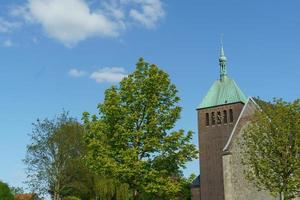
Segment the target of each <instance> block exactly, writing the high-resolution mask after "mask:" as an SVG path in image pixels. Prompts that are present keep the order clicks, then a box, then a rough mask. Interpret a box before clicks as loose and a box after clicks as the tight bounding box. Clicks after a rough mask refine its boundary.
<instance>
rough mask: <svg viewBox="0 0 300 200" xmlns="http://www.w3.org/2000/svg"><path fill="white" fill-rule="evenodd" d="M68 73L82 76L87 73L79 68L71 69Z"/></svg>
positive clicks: (73, 75)
mask: <svg viewBox="0 0 300 200" xmlns="http://www.w3.org/2000/svg"><path fill="white" fill-rule="evenodd" d="M69 75H70V76H72V77H82V76H85V75H87V72H86V71H83V70H79V69H71V70H70V71H69Z"/></svg>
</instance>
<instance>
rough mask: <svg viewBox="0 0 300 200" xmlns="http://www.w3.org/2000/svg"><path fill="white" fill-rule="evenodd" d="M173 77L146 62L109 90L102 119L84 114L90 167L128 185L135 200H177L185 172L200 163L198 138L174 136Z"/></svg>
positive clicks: (181, 133) (176, 116)
mask: <svg viewBox="0 0 300 200" xmlns="http://www.w3.org/2000/svg"><path fill="white" fill-rule="evenodd" d="M179 100H180V98H179V97H178V96H177V89H176V87H175V85H174V84H172V83H171V81H170V79H169V76H168V74H167V73H165V72H164V71H163V70H161V69H159V68H158V67H157V66H156V65H153V64H149V63H147V62H145V61H144V60H143V59H140V60H139V61H138V63H137V66H136V70H135V71H134V72H133V73H132V74H130V75H128V77H126V78H124V79H123V80H122V81H121V82H120V84H119V86H118V87H116V86H113V87H111V88H109V89H107V90H106V92H105V99H104V102H103V103H101V104H99V106H98V108H99V116H98V117H97V116H96V115H93V116H92V117H90V115H89V113H84V115H83V120H84V122H85V126H86V130H87V137H86V141H87V156H86V159H87V161H88V163H89V165H90V166H91V167H92V168H93V169H94V170H95V171H96V172H98V173H99V174H104V175H106V176H108V177H112V178H114V179H116V180H119V181H120V182H122V183H126V184H128V186H129V189H130V191H132V194H133V198H134V199H144V196H151V198H152V199H177V197H176V196H177V194H178V193H179V192H180V191H181V189H182V184H181V179H182V173H181V170H182V168H183V167H184V166H185V164H186V162H188V161H191V160H192V159H194V158H196V156H197V151H196V148H195V146H194V145H193V144H191V143H190V141H191V139H192V135H193V133H192V132H191V131H189V132H187V133H185V132H184V130H179V131H174V126H175V123H176V121H177V120H178V119H179V118H180V112H181V107H180V106H179V105H178V103H179Z"/></svg>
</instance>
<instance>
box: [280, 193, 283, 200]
mask: <svg viewBox="0 0 300 200" xmlns="http://www.w3.org/2000/svg"><path fill="white" fill-rule="evenodd" d="M280 200H284V193H283V192H280Z"/></svg>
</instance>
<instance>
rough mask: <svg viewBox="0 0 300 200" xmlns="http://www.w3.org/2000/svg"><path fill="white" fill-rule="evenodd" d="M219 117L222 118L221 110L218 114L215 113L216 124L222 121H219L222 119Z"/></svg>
mask: <svg viewBox="0 0 300 200" xmlns="http://www.w3.org/2000/svg"><path fill="white" fill-rule="evenodd" d="M221 118H222V116H221V112H218V114H217V123H218V124H221V122H222V121H221V120H222V119H221Z"/></svg>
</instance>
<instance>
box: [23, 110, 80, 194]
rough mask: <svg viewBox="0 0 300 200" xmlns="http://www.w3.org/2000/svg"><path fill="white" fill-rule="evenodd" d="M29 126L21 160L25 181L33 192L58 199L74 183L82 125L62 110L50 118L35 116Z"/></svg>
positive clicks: (78, 159)
mask: <svg viewBox="0 0 300 200" xmlns="http://www.w3.org/2000/svg"><path fill="white" fill-rule="evenodd" d="M33 126H34V128H33V131H32V134H31V144H29V145H28V146H27V154H26V158H25V160H24V162H25V164H26V165H27V176H28V178H29V180H28V184H29V186H30V187H31V189H32V190H33V191H35V192H38V193H41V194H45V193H50V194H51V195H53V197H54V200H57V199H60V198H61V196H62V195H63V194H64V193H68V191H69V190H70V189H71V188H73V187H75V186H76V180H77V177H78V175H79V174H80V173H79V170H80V169H81V168H82V165H81V162H80V159H81V153H82V149H83V142H82V138H83V128H82V127H81V125H80V124H79V123H78V122H77V121H76V120H75V119H74V118H72V117H69V116H68V114H67V113H66V112H64V113H63V114H61V115H60V116H58V117H56V118H55V119H53V120H49V119H44V120H37V122H36V123H34V124H33ZM74 166H76V167H74ZM85 175H86V174H85Z"/></svg>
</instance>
